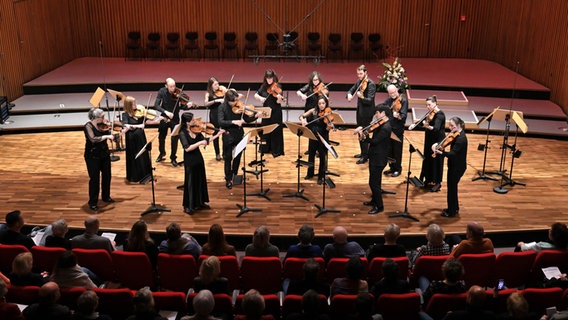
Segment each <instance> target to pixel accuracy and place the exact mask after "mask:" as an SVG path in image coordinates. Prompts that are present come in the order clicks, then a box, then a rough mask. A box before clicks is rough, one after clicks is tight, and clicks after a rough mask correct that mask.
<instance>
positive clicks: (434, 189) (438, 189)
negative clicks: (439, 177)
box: [430, 183, 442, 192]
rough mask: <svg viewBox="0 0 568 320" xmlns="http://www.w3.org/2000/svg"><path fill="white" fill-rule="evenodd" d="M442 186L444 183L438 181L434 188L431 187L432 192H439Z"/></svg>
mask: <svg viewBox="0 0 568 320" xmlns="http://www.w3.org/2000/svg"><path fill="white" fill-rule="evenodd" d="M441 188H442V184H441V183H436V184H435V185H434V186H433V187H432V189H430V192H438V191H440V189H441Z"/></svg>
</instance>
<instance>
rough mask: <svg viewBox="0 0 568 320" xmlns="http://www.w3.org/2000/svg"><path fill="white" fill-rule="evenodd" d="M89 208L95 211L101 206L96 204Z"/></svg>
mask: <svg viewBox="0 0 568 320" xmlns="http://www.w3.org/2000/svg"><path fill="white" fill-rule="evenodd" d="M89 209H91V210H93V211H99V207H97V205H94V206H91V205H89Z"/></svg>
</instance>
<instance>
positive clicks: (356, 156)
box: [353, 153, 363, 158]
mask: <svg viewBox="0 0 568 320" xmlns="http://www.w3.org/2000/svg"><path fill="white" fill-rule="evenodd" d="M362 156H363V155H362V154H360V153H358V154H356V155H354V156H353V158H361V157H362Z"/></svg>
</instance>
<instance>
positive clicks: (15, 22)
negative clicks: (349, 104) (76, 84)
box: [0, 0, 568, 110]
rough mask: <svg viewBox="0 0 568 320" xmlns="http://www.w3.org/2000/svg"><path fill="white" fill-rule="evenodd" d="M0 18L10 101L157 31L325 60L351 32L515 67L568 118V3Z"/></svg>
mask: <svg viewBox="0 0 568 320" xmlns="http://www.w3.org/2000/svg"><path fill="white" fill-rule="evenodd" d="M320 3H321V6H320V7H319V8H318V9H317V10H313V9H314V8H316V7H317V6H318V5H319V4H320ZM0 9H2V10H1V12H0V22H1V23H0V36H1V38H2V39H0V56H1V57H2V62H3V66H2V69H3V70H1V72H2V73H3V74H4V75H5V78H6V84H5V88H6V89H5V91H7V93H8V94H9V95H11V98H12V99H14V98H16V97H18V96H20V95H21V94H22V91H23V90H22V87H21V86H22V84H23V83H25V82H26V81H29V80H31V79H33V78H34V77H37V76H39V75H41V74H43V73H45V72H47V71H50V70H52V69H54V68H56V67H58V66H61V65H63V64H65V63H66V62H68V61H70V60H72V59H75V58H79V57H84V56H99V55H100V54H101V47H100V44H102V49H103V50H102V54H103V56H105V57H122V56H124V54H125V43H126V38H127V33H128V31H133V30H138V31H140V32H141V33H142V35H143V37H144V38H146V36H147V35H148V33H149V32H160V33H161V34H162V38H163V39H164V40H163V41H162V44H164V43H165V35H166V33H167V32H179V33H180V35H181V36H182V39H183V36H184V35H185V33H186V32H187V31H197V32H198V33H199V37H200V44H201V45H203V37H204V34H205V32H208V31H216V32H217V33H218V36H219V39H220V40H221V39H222V35H223V33H224V32H236V33H237V36H238V41H239V44H240V46H241V50H242V45H243V43H244V34H245V33H246V32H249V31H255V32H257V33H258V34H259V40H260V48H261V52H262V49H263V48H264V45H265V43H266V40H265V36H266V33H268V32H278V33H280V37H282V34H281V33H282V32H281V30H278V29H279V28H281V29H282V30H285V31H289V30H290V29H292V28H294V27H296V29H295V30H294V31H296V32H298V33H299V41H298V44H299V46H300V50H301V52H305V48H306V36H307V33H308V32H312V31H317V32H320V33H321V36H322V44H323V50H324V54H325V52H326V48H327V36H328V34H329V33H331V32H336V33H340V34H342V35H343V47H344V56H347V52H348V47H349V35H350V34H351V33H352V32H362V33H363V34H364V35H365V37H367V36H368V34H369V33H374V32H378V33H380V34H381V35H382V41H383V44H384V46H385V48H388V52H389V53H390V54H392V55H393V56H396V55H398V56H402V57H449V58H452V57H455V58H474V59H488V60H492V61H496V62H498V63H501V64H503V65H504V66H506V67H508V68H511V69H512V70H515V68H516V65H517V61H519V72H520V74H522V75H524V76H527V77H529V78H531V79H534V80H536V81H538V82H540V83H542V84H543V85H545V86H548V87H549V88H551V90H552V100H553V101H555V102H557V103H559V104H560V105H562V106H564V108H565V110H568V81H567V80H568V74H567V71H566V70H567V69H568V66H567V64H568V62H567V61H568V40H567V39H568V22H567V21H568V20H567V19H566V16H568V1H565V0H548V1H546V3H543V2H542V1H538V0H517V1H507V0H401V1H389V0H362V1H359V2H356V3H353V2H349V1H344V0H325V1H321V0H278V1H268V0H255V1H253V0H234V1H230V2H229V1H220V2H219V1H218V2H212V1H200V0H193V1H187V0H177V1H176V0H172V1H160V0H0ZM312 11H313V12H312ZM310 13H311V14H310ZM308 15H309V17H308V19H306V20H305V21H304V22H302V23H300V22H301V21H302V20H304V18H306V16H308ZM461 15H465V17H466V20H465V21H460V19H459V18H460V16H461ZM267 16H268V17H269V19H268V17H267ZM276 25H277V26H278V27H277V26H276ZM365 42H366V39H365ZM220 43H221V41H220ZM373 63H374V62H373Z"/></svg>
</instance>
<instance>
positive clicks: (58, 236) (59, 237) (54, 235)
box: [45, 219, 71, 250]
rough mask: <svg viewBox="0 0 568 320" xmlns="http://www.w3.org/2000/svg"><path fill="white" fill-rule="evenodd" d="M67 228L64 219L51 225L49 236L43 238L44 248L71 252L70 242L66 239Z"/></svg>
mask: <svg viewBox="0 0 568 320" xmlns="http://www.w3.org/2000/svg"><path fill="white" fill-rule="evenodd" d="M67 231H69V227H68V226H67V222H66V221H65V219H58V220H56V221H54V222H53V223H52V224H51V234H50V235H48V236H47V237H46V238H45V246H46V247H51V248H63V249H67V250H71V241H69V239H66V238H65V236H66V235H67Z"/></svg>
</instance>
